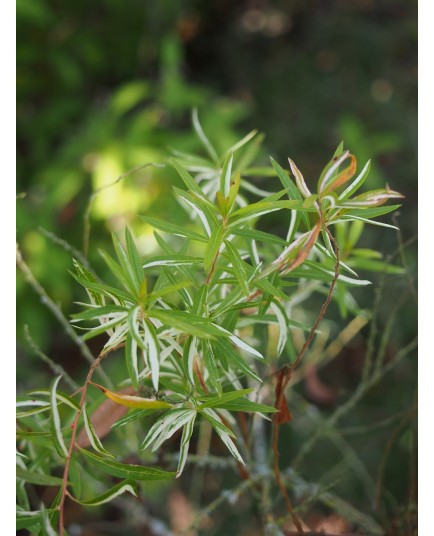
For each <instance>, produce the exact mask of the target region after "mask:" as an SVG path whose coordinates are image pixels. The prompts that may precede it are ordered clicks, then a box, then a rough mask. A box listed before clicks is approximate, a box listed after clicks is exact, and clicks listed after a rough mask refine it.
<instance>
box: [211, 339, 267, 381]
mask: <svg viewBox="0 0 434 536" xmlns="http://www.w3.org/2000/svg"><path fill="white" fill-rule="evenodd" d="M213 349H214V352H215V355H216V357H217V358H218V359H219V360H222V359H224V360H227V362H229V363H230V364H231V365H232V368H234V367H235V368H236V369H239V370H241V371H242V372H244V374H247V375H248V376H250V377H251V378H253V379H255V380H256V381H258V382H262V380H261V378H260V377H259V376H258V375H257V374H255V373H254V372H253V371H252V370H251V368H250V367H249V366H248V365H247V363H246V362H245V360H244V358H243V357H241V355H240V354H239V353H238V352H237V351H236V350H234V349H233V348H232V346H231V344H230V343H229V342H228V341H227V340H220V339H219V340H217V341H215V343H214V344H213Z"/></svg>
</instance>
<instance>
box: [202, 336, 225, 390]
mask: <svg viewBox="0 0 434 536" xmlns="http://www.w3.org/2000/svg"><path fill="white" fill-rule="evenodd" d="M202 351H203V360H204V363H205V367H206V369H207V371H208V374H209V382H210V384H211V385H212V387H214V389H215V390H216V391H217V392H218V393H219V395H220V394H221V393H222V385H221V378H220V374H219V370H218V367H217V361H216V358H215V356H214V351H213V349H212V346H211V343H210V342H209V341H208V340H206V341H204V343H203V344H202Z"/></svg>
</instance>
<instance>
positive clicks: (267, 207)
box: [228, 200, 302, 229]
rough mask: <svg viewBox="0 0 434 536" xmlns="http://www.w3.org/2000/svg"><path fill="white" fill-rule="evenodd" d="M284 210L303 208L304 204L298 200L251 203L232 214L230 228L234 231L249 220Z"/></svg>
mask: <svg viewBox="0 0 434 536" xmlns="http://www.w3.org/2000/svg"><path fill="white" fill-rule="evenodd" d="M284 208H286V209H291V208H292V209H294V208H302V202H301V201H298V200H296V201H293V200H290V201H258V202H257V203H251V204H250V205H247V206H246V207H242V208H239V209H238V210H236V211H235V212H233V213H232V214H231V216H230V218H229V222H230V223H229V226H228V227H229V228H231V229H232V227H235V226H237V225H239V224H240V223H243V222H245V221H247V220H250V219H252V218H258V217H259V216H263V215H264V214H271V213H272V212H276V211H277V210H282V209H284Z"/></svg>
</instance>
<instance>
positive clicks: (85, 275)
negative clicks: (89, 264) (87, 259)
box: [72, 259, 104, 305]
mask: <svg viewBox="0 0 434 536" xmlns="http://www.w3.org/2000/svg"><path fill="white" fill-rule="evenodd" d="M72 262H73V264H74V268H75V270H76V272H77V275H78V276H79V277H80V278H81V279H82V281H87V282H89V283H91V284H92V283H97V280H96V278H95V276H94V275H93V274H92V272H89V270H87V269H86V268H85V267H84V266H83V265H82V264H81V263H80V262H79V261H77V260H76V259H72ZM84 286H85V285H84ZM85 288H86V286H85ZM86 292H87V294H88V296H89V298H90V300H91V302H92V303H94V304H96V305H104V298H103V297H102V296H101V294H100V292H95V291H93V290H92V289H90V288H86Z"/></svg>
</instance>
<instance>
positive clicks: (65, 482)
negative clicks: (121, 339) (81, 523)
mask: <svg viewBox="0 0 434 536" xmlns="http://www.w3.org/2000/svg"><path fill="white" fill-rule="evenodd" d="M115 349H116V348H113V350H115ZM110 351H111V350H110ZM108 354H109V351H105V352H101V354H100V355H99V356H98V357H97V358H96V359H95V361H94V362H93V363H92V366H91V367H90V369H89V372H88V373H87V376H86V380H85V382H84V384H83V387H82V388H81V398H80V402H79V406H80V408H79V409H78V410H77V413H76V414H75V417H74V421H73V423H72V424H71V428H72V436H71V442H70V444H69V448H68V454H67V456H66V461H65V467H64V470H63V479H62V494H61V497H60V502H59V506H58V510H59V536H63V531H64V505H65V499H66V496H67V495H69V492H68V476H69V466H70V463H71V457H72V451H73V450H74V447H75V438H76V436H77V425H78V421H79V419H80V417H81V414H82V413H83V405H84V402H85V400H86V393H87V388H88V387H89V384H90V383H91V379H92V376H93V373H94V372H95V369H96V368H97V367H98V366H99V365H100V363H101V361H102V360H103V359H104V358H105V357H106V356H107V355H108Z"/></svg>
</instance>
